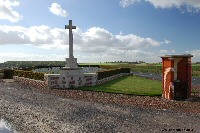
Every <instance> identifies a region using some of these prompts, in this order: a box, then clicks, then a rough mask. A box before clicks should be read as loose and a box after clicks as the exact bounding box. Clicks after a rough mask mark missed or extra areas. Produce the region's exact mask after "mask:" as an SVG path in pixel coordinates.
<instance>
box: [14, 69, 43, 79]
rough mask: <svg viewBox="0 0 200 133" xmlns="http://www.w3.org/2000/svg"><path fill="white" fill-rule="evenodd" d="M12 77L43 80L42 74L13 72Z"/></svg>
mask: <svg viewBox="0 0 200 133" xmlns="http://www.w3.org/2000/svg"><path fill="white" fill-rule="evenodd" d="M14 75H15V76H19V77H24V78H30V79H35V80H44V73H38V72H32V71H23V70H15V73H14Z"/></svg>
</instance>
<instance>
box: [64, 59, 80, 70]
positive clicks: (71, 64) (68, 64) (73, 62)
mask: <svg viewBox="0 0 200 133" xmlns="http://www.w3.org/2000/svg"><path fill="white" fill-rule="evenodd" d="M66 67H69V68H77V67H78V64H77V58H66Z"/></svg>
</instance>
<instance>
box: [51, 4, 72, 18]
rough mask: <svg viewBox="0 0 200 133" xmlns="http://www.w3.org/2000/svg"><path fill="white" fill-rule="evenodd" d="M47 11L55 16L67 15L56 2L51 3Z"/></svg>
mask: <svg viewBox="0 0 200 133" xmlns="http://www.w3.org/2000/svg"><path fill="white" fill-rule="evenodd" d="M49 11H50V12H51V13H53V14H55V15H57V16H62V17H67V16H68V15H69V13H68V12H67V11H65V10H63V9H62V8H61V6H60V5H59V4H57V3H52V4H51V7H50V8H49Z"/></svg>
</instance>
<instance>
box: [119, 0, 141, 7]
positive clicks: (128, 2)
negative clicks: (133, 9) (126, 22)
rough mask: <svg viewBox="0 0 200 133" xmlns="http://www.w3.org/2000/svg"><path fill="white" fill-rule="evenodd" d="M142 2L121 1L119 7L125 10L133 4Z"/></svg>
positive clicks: (137, 0) (134, 0) (135, 0)
mask: <svg viewBox="0 0 200 133" xmlns="http://www.w3.org/2000/svg"><path fill="white" fill-rule="evenodd" d="M139 1H140V0H121V1H120V2H119V5H120V6H122V7H123V8H125V7H128V6H130V5H132V4H134V3H135V2H139Z"/></svg>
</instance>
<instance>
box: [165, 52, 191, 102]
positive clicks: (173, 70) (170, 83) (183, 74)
mask: <svg viewBox="0 0 200 133" xmlns="http://www.w3.org/2000/svg"><path fill="white" fill-rule="evenodd" d="M191 57H193V56H192V55H166V56H163V57H161V58H162V69H163V72H162V76H163V77H162V81H163V92H162V97H163V98H166V99H169V100H179V99H187V98H190V97H191V78H192V70H191Z"/></svg>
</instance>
